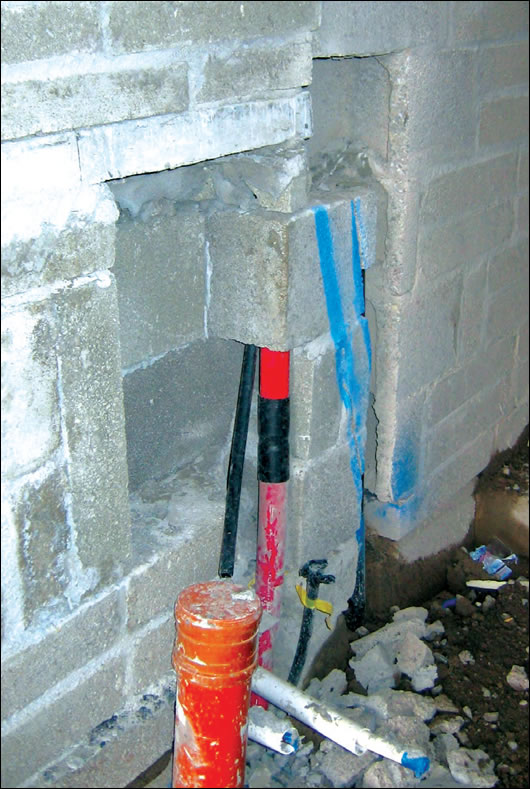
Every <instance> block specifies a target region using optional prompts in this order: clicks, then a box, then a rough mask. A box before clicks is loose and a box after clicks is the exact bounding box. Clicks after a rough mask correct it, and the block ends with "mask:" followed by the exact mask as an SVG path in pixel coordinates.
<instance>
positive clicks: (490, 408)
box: [426, 380, 508, 481]
mask: <svg viewBox="0 0 530 789" xmlns="http://www.w3.org/2000/svg"><path fill="white" fill-rule="evenodd" d="M507 388H508V387H507V386H506V381H505V380H504V381H500V382H499V383H495V384H494V385H492V386H489V387H487V388H485V389H483V390H482V391H480V392H478V394H476V395H475V396H474V397H472V398H470V399H469V400H467V401H466V402H465V403H464V404H463V405H462V406H460V408H458V409H457V410H456V411H453V412H451V414H450V415H449V416H448V417H447V418H446V419H444V420H442V421H441V422H439V423H438V424H437V425H436V427H435V428H434V430H433V431H432V432H431V434H430V436H429V438H428V452H427V456H428V457H427V461H426V474H427V475H429V476H430V475H431V474H433V473H435V470H436V469H437V468H438V467H439V466H441V465H442V464H443V463H446V462H447V461H449V459H450V458H451V457H452V456H454V455H456V454H457V453H458V450H459V449H460V447H462V446H465V445H467V444H470V443H471V442H472V441H473V439H474V438H475V436H478V435H480V434H481V433H483V432H486V431H487V430H488V428H490V427H493V426H494V425H495V424H496V422H497V421H498V420H499V419H500V418H501V417H502V416H503V414H504V413H506V410H507V404H508V391H507ZM466 481H467V480H466Z"/></svg>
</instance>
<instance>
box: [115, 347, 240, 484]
mask: <svg viewBox="0 0 530 789" xmlns="http://www.w3.org/2000/svg"><path fill="white" fill-rule="evenodd" d="M242 353H243V349H242V347H241V346H240V345H238V344H236V343H234V342H226V341H224V340H219V339H211V340H208V341H206V342H203V341H197V342H194V343H191V344H190V345H188V346H187V347H185V348H182V349H180V350H178V351H171V352H170V353H168V354H166V355H165V356H163V357H162V358H161V359H159V360H158V361H156V362H154V363H153V364H151V365H149V366H146V367H145V368H143V369H142V368H139V369H137V370H135V371H134V372H131V373H129V374H128V375H126V376H125V377H124V379H123V392H124V402H125V416H126V432H127V458H128V466H129V485H130V487H131V490H134V489H135V488H137V487H138V486H139V485H141V484H142V483H143V482H145V481H146V480H148V479H161V478H163V477H165V476H168V475H170V474H174V473H175V472H176V471H177V470H178V469H180V468H182V467H183V466H185V465H186V464H188V463H191V462H192V461H193V460H195V459H196V458H197V457H198V456H199V455H201V454H202V455H204V456H206V457H210V458H212V456H214V455H217V453H218V452H219V447H221V446H224V445H225V442H226V440H227V438H228V436H229V433H230V425H231V420H232V418H233V415H234V410H235V407H236V402H237V392H238V386H239V376H240V372H241V357H242ZM146 436H149V441H146V439H145V437H146Z"/></svg>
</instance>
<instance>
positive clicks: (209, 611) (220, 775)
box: [172, 581, 261, 789]
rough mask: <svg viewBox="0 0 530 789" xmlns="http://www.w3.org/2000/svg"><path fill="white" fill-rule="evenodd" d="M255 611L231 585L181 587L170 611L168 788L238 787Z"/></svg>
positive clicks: (250, 596) (255, 603)
mask: <svg viewBox="0 0 530 789" xmlns="http://www.w3.org/2000/svg"><path fill="white" fill-rule="evenodd" d="M260 618H261V605H260V601H259V600H258V598H257V597H256V595H255V594H254V592H253V591H251V590H249V589H243V588H242V587H241V586H237V585H236V584H233V583H232V582H230V581H208V582H206V583H198V584H194V585H193V586H189V587H187V589H184V591H183V592H181V594H180V595H179V597H178V599H177V602H176V605H175V620H176V627H177V638H176V640H175V646H174V649H173V667H174V669H175V671H176V672H177V700H176V718H175V745H174V759H173V781H172V786H173V787H198V788H201V787H209V788H210V789H218V788H219V789H220V788H221V787H223V788H226V789H228V787H242V786H243V785H244V779H245V757H246V748H247V726H248V708H249V702H250V682H251V679H252V674H253V672H254V669H255V668H256V664H257V633H258V627H259V622H260Z"/></svg>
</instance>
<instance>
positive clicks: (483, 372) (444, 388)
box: [429, 337, 515, 425]
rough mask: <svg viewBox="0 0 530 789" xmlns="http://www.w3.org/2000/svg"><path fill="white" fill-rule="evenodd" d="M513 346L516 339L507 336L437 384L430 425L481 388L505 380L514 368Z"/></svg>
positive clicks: (432, 395) (432, 396)
mask: <svg viewBox="0 0 530 789" xmlns="http://www.w3.org/2000/svg"><path fill="white" fill-rule="evenodd" d="M514 346H515V342H514V338H513V337H504V338H503V339H501V340H499V342H497V343H494V344H493V345H491V346H490V347H489V348H488V349H487V351H483V352H482V353H481V354H479V355H478V356H477V357H476V358H475V359H473V360H471V361H468V362H466V363H465V365H464V366H463V367H461V368H460V369H458V370H456V371H455V372H453V373H450V374H449V375H448V376H446V377H444V378H442V379H441V380H440V381H439V382H438V383H437V384H435V386H434V388H433V391H432V393H431V395H430V398H429V425H434V424H436V423H437V422H439V421H440V420H442V419H444V417H446V416H448V415H449V414H450V413H451V412H452V411H455V410H456V409H457V408H459V406H461V405H462V404H463V403H465V402H466V400H468V399H469V398H470V397H473V396H474V395H476V394H478V393H479V392H480V391H481V390H482V389H485V388H486V387H488V386H491V385H492V384H495V383H497V382H499V381H506V379H507V378H508V377H509V376H510V373H511V370H512V367H513V359H514Z"/></svg>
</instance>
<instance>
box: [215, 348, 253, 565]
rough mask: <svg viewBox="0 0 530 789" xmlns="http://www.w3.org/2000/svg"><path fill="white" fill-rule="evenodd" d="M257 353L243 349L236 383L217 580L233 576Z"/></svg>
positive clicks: (250, 349)
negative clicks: (238, 377)
mask: <svg viewBox="0 0 530 789" xmlns="http://www.w3.org/2000/svg"><path fill="white" fill-rule="evenodd" d="M257 351H258V349H257V348H256V346H255V345H245V350H244V352H243V361H242V363H241V379H240V381H239V393H238V396H237V406H236V415H235V418H234V431H233V433H232V446H231V448H230V460H229V462H228V474H227V477H226V504H225V523H224V531H223V542H222V544H221V555H220V557H219V571H218V574H219V577H220V578H231V577H232V576H233V574H234V563H235V557H236V537H237V522H238V518H239V502H240V498H241V481H242V478H243V464H244V462H245V449H246V446H247V435H248V422H249V417H250V405H251V402H252V389H253V388H254V375H255V372H256V357H257Z"/></svg>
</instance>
